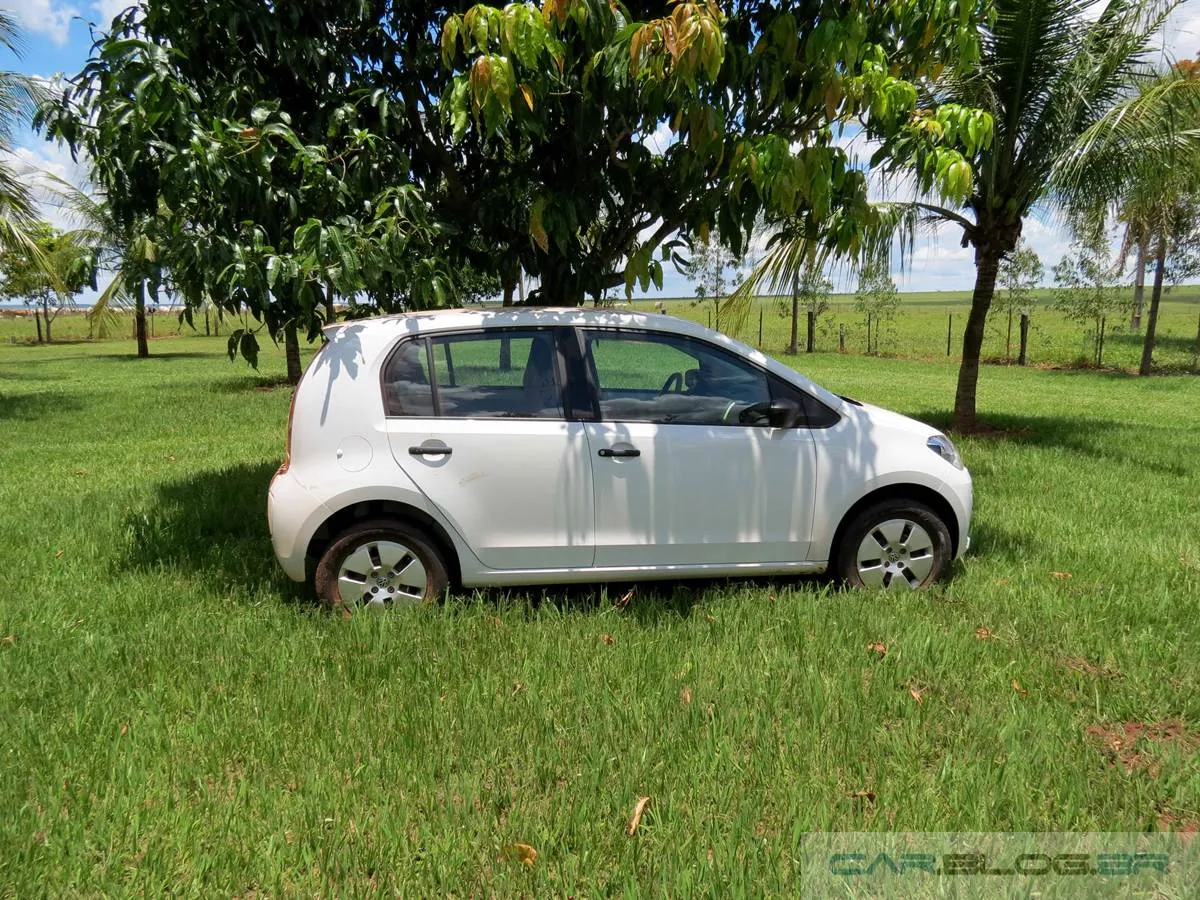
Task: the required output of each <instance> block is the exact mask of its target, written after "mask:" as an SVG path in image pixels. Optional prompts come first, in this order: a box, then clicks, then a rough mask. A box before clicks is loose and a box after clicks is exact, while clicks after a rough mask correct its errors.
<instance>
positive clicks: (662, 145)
mask: <svg viewBox="0 0 1200 900" xmlns="http://www.w3.org/2000/svg"><path fill="white" fill-rule="evenodd" d="M677 140H679V138H678V137H677V136H676V134H675V132H673V131H672V130H671V125H670V123H669V122H659V123H658V127H657V128H655V129H654V133H653V134H651V135H649V136H648V137H647V138H646V140H645V141H644V143H645V145H646V147H647V148H648V149H649V150H650V152H651V153H653V154H654V155H655V156H662V155H663V154H664V153H666V152H667V148H668V147H670V146H671V145H672V144H674V143H675V142H676V141H677Z"/></svg>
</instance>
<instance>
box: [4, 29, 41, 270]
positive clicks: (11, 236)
mask: <svg viewBox="0 0 1200 900" xmlns="http://www.w3.org/2000/svg"><path fill="white" fill-rule="evenodd" d="M0 46H2V47H4V49H6V50H7V51H9V52H10V53H12V54H14V55H15V56H20V55H21V50H22V41H21V33H20V30H19V29H18V28H17V24H16V21H15V20H14V19H13V17H12V16H11V15H9V13H7V12H5V11H3V10H0ZM40 99H41V91H40V89H39V88H38V86H37V85H36V84H35V83H34V82H33V81H32V80H31V79H30V78H28V77H26V76H24V75H20V74H18V73H16V72H0V249H9V248H14V247H17V248H22V249H23V251H24V252H26V253H33V255H34V257H35V258H36V256H37V250H36V245H35V243H34V241H33V240H32V238H31V235H30V230H31V229H33V230H35V231H36V222H37V218H36V215H35V211H34V203H33V198H32V196H31V195H30V192H29V187H28V186H27V185H25V184H23V183H22V182H21V180H20V178H18V177H17V175H16V173H15V172H13V169H12V165H11V162H10V159H11V157H10V156H9V154H10V153H11V151H12V149H13V142H12V138H13V131H14V130H15V129H16V128H17V127H19V126H23V125H25V124H26V123H27V122H28V120H29V115H30V113H31V112H32V111H33V109H34V107H35V106H36V105H37V103H38V101H39V100H40Z"/></svg>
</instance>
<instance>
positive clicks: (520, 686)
mask: <svg viewBox="0 0 1200 900" xmlns="http://www.w3.org/2000/svg"><path fill="white" fill-rule="evenodd" d="M524 691H525V682H523V681H514V682H513V689H512V695H513V696H514V697H515V696H517V694H521V693H524Z"/></svg>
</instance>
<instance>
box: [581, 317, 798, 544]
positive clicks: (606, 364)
mask: <svg viewBox="0 0 1200 900" xmlns="http://www.w3.org/2000/svg"><path fill="white" fill-rule="evenodd" d="M583 335H584V341H585V359H586V361H587V363H588V365H590V366H592V367H593V376H594V382H595V384H596V388H597V392H598V401H599V408H598V414H599V421H596V422H589V423H587V425H586V429H587V438H588V445H589V449H590V452H591V459H592V471H593V480H594V483H595V496H596V531H595V540H596V563H595V564H596V566H598V567H608V566H615V567H622V568H624V567H633V566H643V565H660V566H661V565H681V566H691V565H704V564H718V565H731V564H738V563H772V562H799V561H806V560H807V559H808V552H809V542H810V541H811V534H812V517H813V503H814V488H815V484H814V482H815V471H816V459H815V453H814V447H813V442H812V438H811V435H810V434H809V432H808V431H807V429H805V428H803V427H800V428H788V429H782V428H771V427H768V426H767V425H766V422H765V417H764V415H761V414H759V413H758V412H757V410H760V409H761V408H762V405H763V404H769V403H770V401H771V386H770V383H769V382H768V378H767V375H766V373H765V372H763V371H762V370H760V369H758V368H757V367H755V366H753V365H751V364H750V363H748V362H746V361H745V360H743V359H740V358H739V357H737V356H734V355H733V354H731V353H729V352H728V351H726V350H724V349H722V348H720V347H718V346H716V345H714V344H710V343H708V342H706V341H702V340H697V339H693V338H686V337H681V336H677V335H666V334H658V333H640V332H629V331H606V330H600V329H585V330H584V331H583Z"/></svg>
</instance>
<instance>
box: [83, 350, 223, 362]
mask: <svg viewBox="0 0 1200 900" xmlns="http://www.w3.org/2000/svg"><path fill="white" fill-rule="evenodd" d="M91 358H92V359H111V360H116V361H117V362H141V363H147V364H148V363H155V362H158V363H168V362H174V361H176V360H180V359H216V358H217V354H215V353H196V352H194V351H192V350H183V351H180V352H178V353H155V352H153V351H151V353H150V355H149V356H138V355H137V353H136V351H130V352H129V353H98V354H96V355H95V356H93V357H91Z"/></svg>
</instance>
